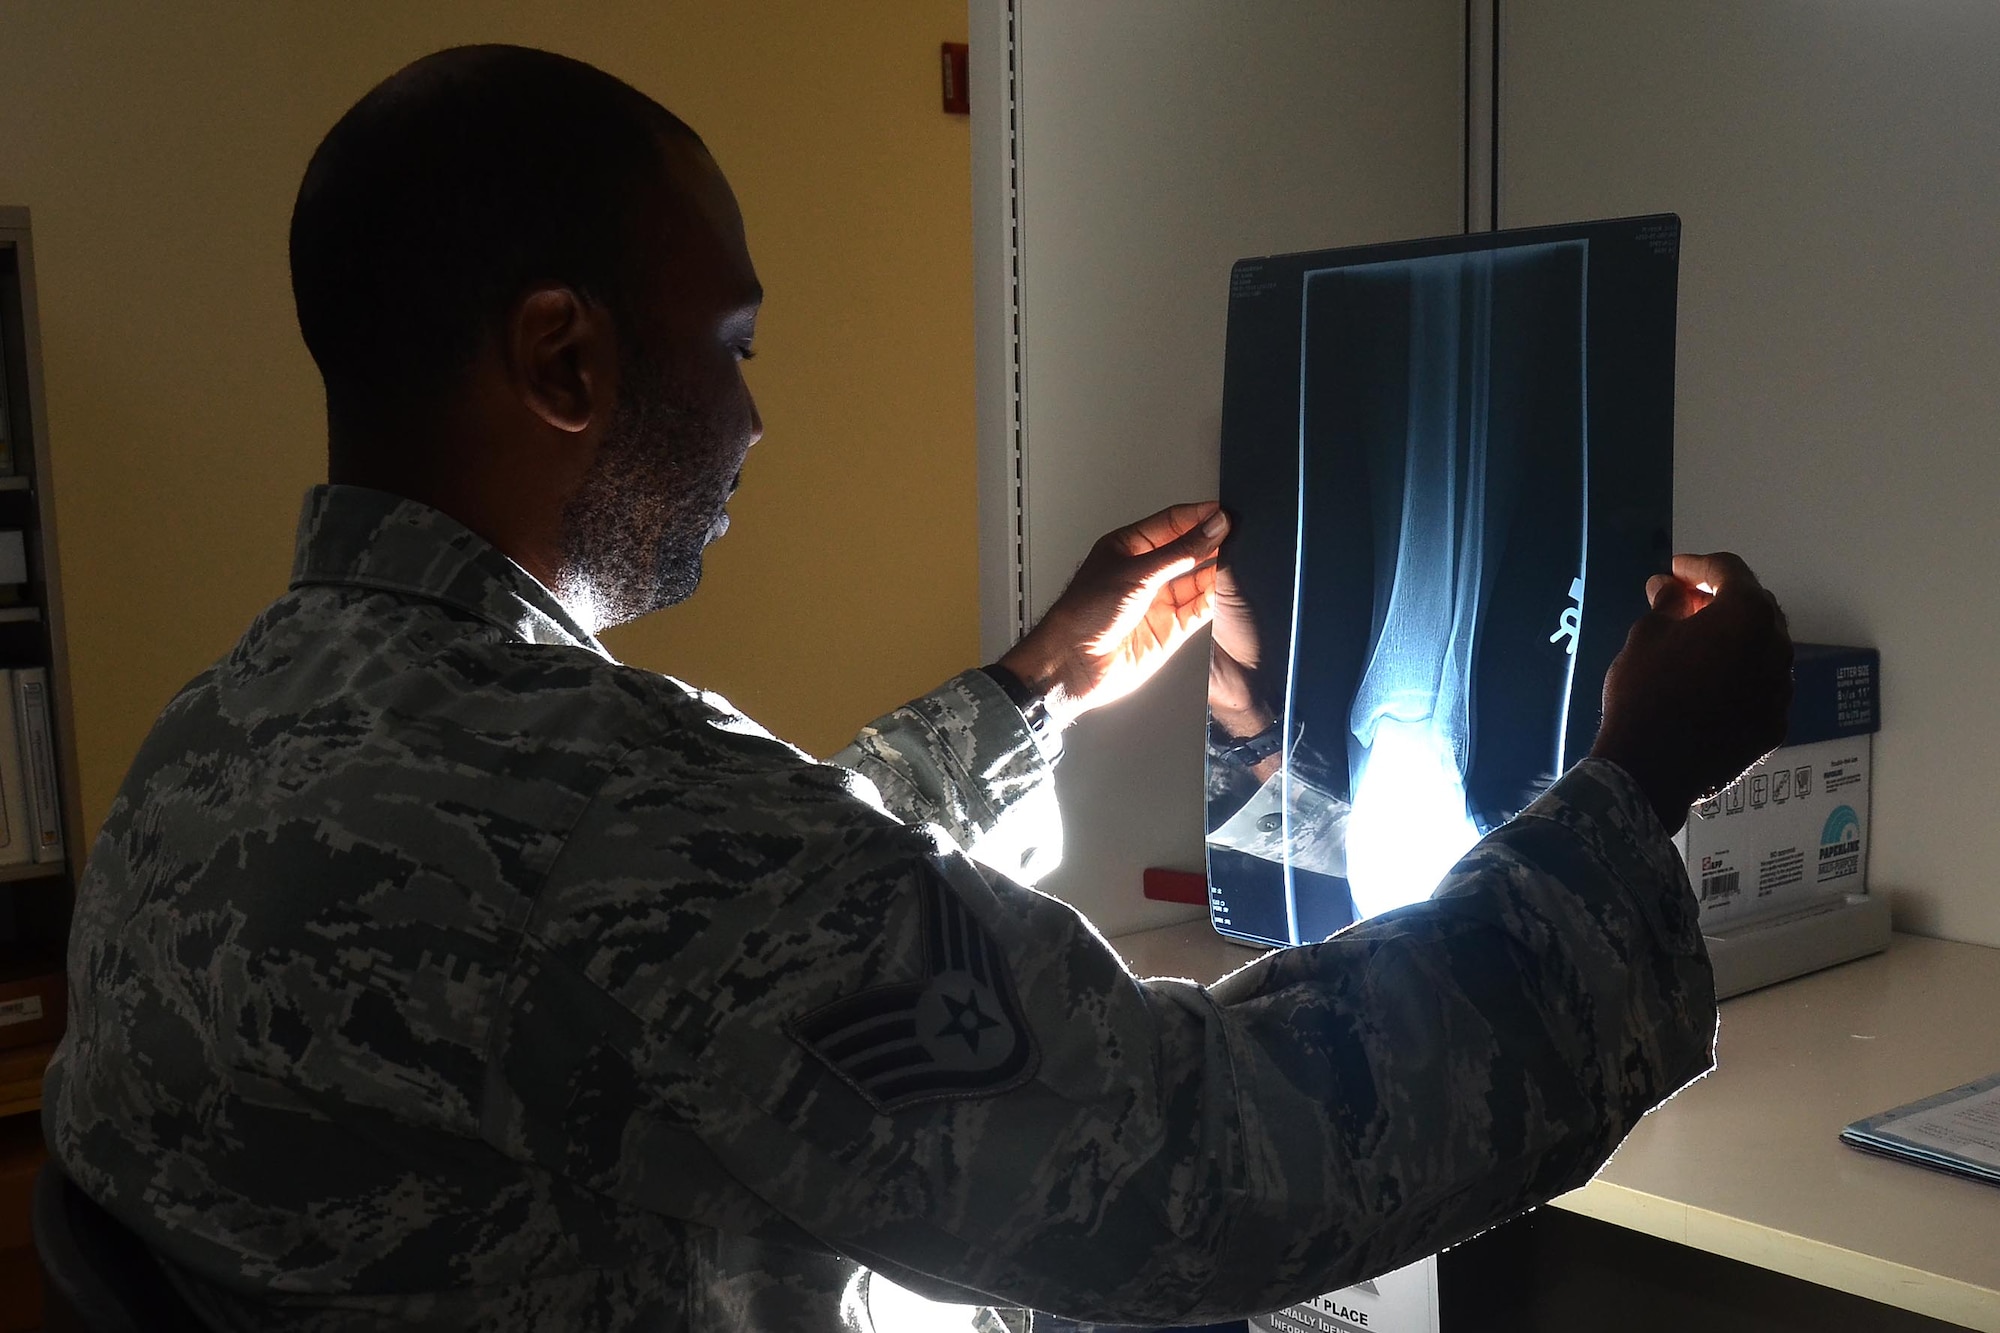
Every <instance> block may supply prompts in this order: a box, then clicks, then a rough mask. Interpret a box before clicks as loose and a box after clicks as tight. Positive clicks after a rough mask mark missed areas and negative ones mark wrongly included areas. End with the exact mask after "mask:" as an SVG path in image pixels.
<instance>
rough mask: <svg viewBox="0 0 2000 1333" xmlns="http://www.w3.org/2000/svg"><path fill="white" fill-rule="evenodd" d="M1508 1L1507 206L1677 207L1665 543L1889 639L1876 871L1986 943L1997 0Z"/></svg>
mask: <svg viewBox="0 0 2000 1333" xmlns="http://www.w3.org/2000/svg"><path fill="white" fill-rule="evenodd" d="M1501 13H1502V20H1503V22H1502V29H1501V34H1500V50H1501V62H1502V63H1501V74H1500V93H1501V117H1500V163H1501V170H1500V205H1501V220H1502V223H1503V224H1504V225H1506V226H1510V227H1514V226H1530V225H1534V224H1538V223H1545V222H1556V221H1566V220H1570V219H1574V218H1580V217H1592V216H1598V217H1602V216H1611V215H1619V214H1631V213H1649V212H1654V211H1662V210H1670V211H1673V212H1677V213H1679V214H1680V215H1681V218H1682V224H1683V226H1682V241H1681V244H1682V252H1681V295H1680V348H1679V364H1678V401H1677V405H1676V423H1675V424H1676V431H1675V434H1676V467H1675V473H1676V477H1677V481H1676V493H1675V496H1674V511H1675V514H1676V522H1677V524H1678V526H1679V531H1678V532H1677V533H1676V534H1675V536H1676V539H1677V542H1678V544H1680V545H1681V546H1683V547H1684V548H1692V549H1697V550H1701V549H1710V548H1713V547H1717V546H1728V547H1732V548H1735V549H1738V550H1741V551H1742V552H1743V553H1744V554H1745V555H1746V556H1748V557H1749V559H1750V561H1751V563H1752V564H1754V565H1755V566H1756V567H1757V568H1758V570H1759V571H1760V572H1761V573H1762V574H1763V575H1764V576H1765V578H1766V581H1767V582H1769V583H1770V585H1771V586H1772V587H1773V588H1775V589H1776V590H1777V591H1778V593H1779V595H1780V596H1781V597H1783V598H1784V600H1785V603H1786V606H1787V607H1788V608H1789V610H1790V612H1791V616H1792V628H1793V631H1794V634H1795V636H1796V637H1799V638H1802V639H1817V640H1831V641H1834V642H1851V643H1862V644H1874V645H1877V646H1879V647H1880V648H1881V649H1882V658H1883V662H1882V666H1883V675H1882V683H1883V719H1884V725H1883V730H1882V734H1881V736H1880V737H1878V738H1877V745H1876V752H1875V757H1876V769H1875V784H1874V807H1875V808H1874V818H1875V828H1876V831H1877V837H1876V839H1875V843H1874V849H1873V853H1872V857H1871V862H1872V864H1871V866H1870V869H1869V873H1870V879H1871V882H1872V883H1873V884H1874V885H1875V886H1877V887H1878V888H1881V889H1885V890H1886V891H1887V892H1888V893H1889V894H1890V900H1891V905H1892V907H1893V908H1894V910H1895V912H1896V919H1897V924H1898V926H1900V927H1902V928H1904V929H1911V930H1916V931H1919V932H1922V933H1927V934H1939V935H1944V936H1948V937H1951V938H1956V939H1964V940H1971V941H1975V942H1979V943H1984V944H1989V945H2000V896H1996V895H1994V894H1993V893H1992V892H1991V881H1992V875H1991V856H1990V854H1989V852H1988V844H1989V843H1990V841H1991V833H1990V829H1991V826H1992V817H1991V804H1992V796H1991V793H1992V777H1991V766H1992V759H1991V757H1992V756H1993V755H1994V754H1995V753H1996V752H2000V709H1996V708H1995V707H1994V706H1993V701H1992V700H1993V692H1992V684H1991V682H1992V679H1993V673H1994V663H1995V661H1996V660H2000V620H1996V618H1995V617H1994V615H1993V614H1992V611H1991V608H1992V606H1993V605H1994V594H1993V572H1992V571H1993V568H1994V555H1995V552H1996V550H2000V540H1996V529H1995V518H1994V512H1995V497H1996V496H2000V449H1996V448H1995V447H1994V445H1995V438H1996V431H2000V264H1996V263H1995V253H1996V249H2000V231H1996V228H1995V225H1994V219H1995V217H1996V216H2000V80H1996V79H1995V77H1994V70H1995V69H1996V68H2000V5H1995V4H1993V3H1991V0H1925V3H1923V4H1898V5H1882V4H1868V3H1861V2H1860V0H1840V2H1838V3H1833V2H1828V3H1804V2H1802V0H1786V2H1782V3H1781V2H1780V0H1760V2H1759V3H1755V4H1744V3H1740V2H1738V0H1680V2H1677V3H1674V4H1659V3H1657V2H1656V0H1507V3H1506V4H1505V5H1503V6H1502V7H1501Z"/></svg>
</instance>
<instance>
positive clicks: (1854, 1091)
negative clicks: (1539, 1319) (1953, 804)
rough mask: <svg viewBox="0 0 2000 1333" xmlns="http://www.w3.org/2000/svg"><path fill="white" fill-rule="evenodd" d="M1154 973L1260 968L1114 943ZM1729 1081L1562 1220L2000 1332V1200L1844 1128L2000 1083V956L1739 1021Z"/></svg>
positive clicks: (1734, 1026)
mask: <svg viewBox="0 0 2000 1333" xmlns="http://www.w3.org/2000/svg"><path fill="white" fill-rule="evenodd" d="M1112 943H1113V945H1114V946H1116V947H1117V948H1118V949H1119V951H1120V952H1121V953H1122V954H1123V955H1124V957H1125V959H1126V961H1127V963H1128V964H1129V965H1130V966H1131V967H1132V969H1133V971H1135V972H1137V973H1139V974H1140V975H1142V976H1145V975H1152V976H1183V977H1192V978H1194V979H1196V980H1200V981H1210V980H1214V979H1216V978H1218V977H1220V976H1222V975H1224V974H1225V973H1227V972H1230V971H1233V970H1234V969H1235V968H1237V967H1240V966H1242V964H1244V963H1246V962H1248V961H1250V960H1251V959H1253V958H1255V957H1256V956H1257V954H1256V953H1255V952H1254V951H1252V950H1249V949H1245V948H1242V947H1240V946H1237V945H1234V944H1230V943H1229V942H1227V941H1225V940H1223V939H1222V938H1220V937H1219V936H1217V935H1216V934H1215V933H1214V932H1213V931H1212V930H1210V929H1209V927H1208V924H1207V923H1206V922H1205V921H1195V922H1191V923H1188V924H1185V925H1179V926H1166V927H1163V928H1161V929H1158V930H1149V931H1142V932H1139V933H1137V934H1133V935H1126V936H1121V937H1120V938H1118V939H1115V940H1113V941H1112ZM1716 1066H1717V1067H1716V1071H1715V1072H1714V1073H1713V1074H1710V1075H1709V1076H1708V1077H1707V1078H1705V1079H1702V1080H1701V1081H1700V1082H1698V1083H1696V1084H1694V1085H1693V1086H1691V1087H1689V1088H1688V1089H1686V1090H1685V1091H1684V1092H1682V1093H1681V1094H1680V1095H1679V1096H1677V1097H1675V1098H1674V1099H1673V1100H1672V1101H1670V1102H1669V1103H1668V1104H1667V1105H1665V1106H1663V1107H1661V1108H1659V1109H1658V1110H1657V1111H1655V1112H1654V1113H1653V1114H1652V1115H1649V1116H1647V1117H1646V1119H1645V1120H1644V1121H1642V1122H1641V1123H1640V1125H1639V1127H1638V1128H1637V1129H1635V1130H1634V1131H1633V1132H1632V1135H1631V1137H1629V1138H1628V1139H1626V1141H1625V1143H1624V1144H1623V1146H1621V1147H1620V1148H1619V1150H1618V1153H1617V1155H1616V1156H1615V1157H1613V1158H1612V1160H1611V1162H1610V1164H1609V1165H1607V1166H1606V1167H1605V1168H1604V1170H1603V1171H1601V1172H1599V1173H1598V1176H1597V1179H1595V1180H1593V1181H1592V1182H1591V1183H1590V1184H1588V1185H1586V1186H1584V1187H1583V1188H1582V1189H1580V1190H1577V1191H1576V1192H1575V1193H1573V1194H1569V1195H1565V1196H1564V1197H1563V1198H1561V1199H1558V1200H1556V1203H1557V1205H1558V1206H1560V1207H1563V1208H1567V1209H1570V1210H1572V1211H1574V1212H1578V1213H1584V1214H1588V1215H1589V1216H1591V1217H1596V1218H1600V1219H1602V1220H1604V1221H1607V1222H1613V1223H1616V1224H1618V1225H1620V1226H1624V1227H1629V1228H1631V1229H1633V1230H1635V1231H1642V1232H1645V1233H1647V1234H1649V1235H1653V1236H1658V1237H1661V1238H1662V1239H1665V1240H1671V1241H1676V1242H1679V1243H1681V1244H1684V1245H1690V1246H1693V1247H1695V1248H1697V1249H1702V1250H1707V1251H1710V1252H1711V1253H1715V1254H1721V1255H1726V1256H1728V1257H1729V1258H1732V1259H1738V1260H1742V1261H1743V1262H1746V1263H1751V1264H1756V1265H1758V1266H1759V1267H1762V1268H1767V1269H1771V1270H1774V1271H1776V1272H1781V1273H1787V1274H1790V1275H1791V1276H1793V1277H1799V1278H1803V1279H1805V1280H1807V1281H1810V1282H1816V1283H1819V1284H1820V1285H1822V1286H1827V1287H1833V1288H1837V1289H1839V1290H1841V1291H1847V1292H1852V1293H1853V1294H1855V1295H1857V1296H1863V1297H1866V1298H1868V1299H1870V1300H1875V1301H1881V1302H1883V1303H1884V1304H1887V1305H1894V1306H1899V1307H1901V1308H1903V1309H1907V1310H1914V1311H1916V1312H1918V1313H1920V1314H1926V1315H1930V1316H1932V1317H1933V1318H1937V1319H1944V1320H1948V1321H1950V1322H1952V1323H1957V1324H1964V1325H1967V1326H1969V1327H1972V1328H1977V1329H1985V1330H1989V1331H1990V1333H2000V1188H1995V1187H1994V1186H1991V1185H1984V1184H1980V1183H1978V1182H1976V1181H1969V1180H1960V1179H1957V1178H1955V1177H1952V1176H1947V1175H1944V1174H1941V1173H1939V1172H1934V1171H1927V1170H1924V1169H1923V1168H1921V1167H1916V1166H1911V1165H1908V1164H1906V1163H1903V1162H1896V1161H1890V1160H1887V1159H1882V1158H1876V1157H1870V1156H1868V1155H1866V1154H1863V1153H1860V1152H1856V1151H1855V1150H1854V1149H1852V1148H1848V1147H1846V1146H1844V1145H1843V1144H1842V1143H1841V1142H1840V1141H1839V1139H1838V1137H1837V1136H1838V1134H1839V1132H1840V1129H1841V1127H1842V1126H1843V1125H1845V1124H1847V1123H1848V1122H1850V1121H1853V1120H1858V1119H1860V1118H1861V1117H1863V1116H1866V1115H1872V1114H1874V1113H1875V1112H1878V1111H1885V1110H1888V1109H1889V1108H1890V1107H1892V1106H1898V1105H1901V1104H1902V1103H1904V1102H1909V1101H1914V1100H1916V1099H1917V1098H1919V1097H1923V1096H1927V1095H1929V1094H1931V1093H1934V1092H1942V1091H1943V1090H1945V1089H1946V1088H1949V1087H1952V1086H1954V1085H1956V1084H1960V1083H1966V1082H1970V1081H1971V1080H1973V1079H1975V1078H1979V1077H1982V1076H1984V1075H1987V1074H1992V1073H1995V1072H2000V949H1985V948H1980V947H1978V946H1976V945H1970V944H1953V943H1948V942H1945V941H1940V940H1929V939H1922V938H1919V937H1917V936H1912V935H1898V936H1896V937H1895V939H1894V943H1893V944H1892V945H1891V947H1890V949H1889V951H1888V952H1887V953H1885V954H1880V955H1877V956H1876V957H1873V958H1864V959H1862V960H1860V961H1859V962H1854V963H1847V964H1843V965H1842V966H1840V967H1835V968H1830V969H1828V970H1827V971H1824V972H1819V973H1815V974H1814V975H1812V976H1809V977H1801V978H1799V979H1798V980H1796V981H1790V982H1786V983H1784V984H1783V985H1779V986H1772V987H1770V988H1769V989H1766V990H1762V991H1757V992H1755V993H1753V994H1750V995H1744V996H1739V997H1738V998H1736V999H1733V1000H1727V1001H1724V1002H1723V1005H1722V1031H1721V1034H1720V1036H1719V1038H1718V1041H1717V1048H1716Z"/></svg>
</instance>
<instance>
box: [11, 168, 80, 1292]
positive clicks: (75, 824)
mask: <svg viewBox="0 0 2000 1333" xmlns="http://www.w3.org/2000/svg"><path fill="white" fill-rule="evenodd" d="M0 414H4V421H0V425H4V435H5V443H6V449H5V455H6V458H5V460H4V465H0V530H17V531H19V532H20V533H21V534H22V538H23V544H24V546H25V548H26V555H27V567H28V581H27V582H26V583H25V584H22V585H18V586H0V668H6V667H23V666H34V667H44V668H46V669H47V671H48V682H49V703H50V711H51V717H50V729H51V731H52V732H53V741H54V744H53V750H54V759H55V770H56V773H55V776H56V786H57V789H58V801H57V804H58V806H59V809H60V817H61V824H62V842H63V850H64V852H65V853H66V855H65V857H64V859H63V860H60V861H53V862H44V863H40V864H31V865H9V866H0V982H8V981H21V980H23V979H25V978H28V977H34V976H44V975H49V974H54V975H56V976H58V977H60V975H61V974H62V971H63V964H64V956H65V953H66V951H67V944H68V939H69V923H70V916H71V912H72V910H73V907H74V903H75V897H76V879H75V867H77V866H78V865H79V864H80V863H81V860H82V857H81V847H80V841H79V840H80V831H81V829H82V816H81V801H80V798H79V793H78V786H77V769H76V743H75V735H76V725H75V713H74V709H73V707H72V703H71V696H70V688H69V654H68V651H67V645H66V643H65V641H64V636H63V611H62V581H61V578H60V576H59V574H58V570H57V562H56V517H55V500H54V495H53V493H52V488H51V484H50V483H51V478H50V474H49V465H48V460H49V452H48V418H47V409H46V403H45V399H44V396H43V389H42V368H41V336H40V328H39V325H38V323H37V319H36V299H35V265H34V242H33V239H32V237H31V234H30V231H29V225H28V210H26V209H25V208H10V207H3V206H0ZM0 706H6V707H10V708H11V707H12V706H13V700H12V698H11V697H8V698H6V699H4V700H0ZM24 832H25V831H24ZM54 1001H55V1002H54V1003H53V1004H52V1005H51V1004H47V1003H44V1005H43V1009H42V1016H41V1018H40V1019H39V1020H30V1019H28V1018H25V1017H23V1012H24V1011H23V1010H21V1009H19V1008H16V1009H14V1010H11V1011H10V1010H8V1009H6V1008H5V1007H4V1001H0V1018H12V1019H13V1020H14V1021H12V1022H8V1023H4V1024H0V1290H4V1291H5V1292H6V1293H7V1294H6V1295H5V1297H4V1298H0V1328H12V1327H30V1326H32V1324H30V1323H23V1322H22V1321H23V1320H28V1319H34V1318H35V1317H36V1316H37V1315H38V1312H39V1305H40V1301H39V1297H38V1294H37V1293H38V1292H39V1286H38V1274H37V1269H36V1266H35V1261H34V1253H33V1247H32V1241H31V1239H30V1237H29V1235H28V1231H27V1217H28V1201H29V1194H30V1190H31V1185H32V1182H33V1179H34V1173H35V1170H36V1168H37V1167H38V1166H39V1165H40V1163H41V1160H42V1158H43V1156H44V1155H45V1150H44V1147H43V1144H42V1138H41V1132H40V1125H39V1121H38V1115H37V1113H38V1112H39V1111H40V1110H41V1076H42V1070H43V1069H44V1068H45V1067H46V1065H47V1064H48V1060H49V1057H50V1056H51V1055H53V1054H54V1052H55V1047H56V1042H57V1041H58V1040H59V1039H60V1037H61V1028H62V1022H63V1017H64V1011H65V1009H66V1005H65V1004H64V1003H63V1002H62V996H61V995H60V994H57V995H56V996H55V997H54ZM10 1037H11V1038H14V1041H13V1044H11V1045H9V1044H6V1043H7V1042H8V1040H9V1038H10ZM22 1038H26V1040H22Z"/></svg>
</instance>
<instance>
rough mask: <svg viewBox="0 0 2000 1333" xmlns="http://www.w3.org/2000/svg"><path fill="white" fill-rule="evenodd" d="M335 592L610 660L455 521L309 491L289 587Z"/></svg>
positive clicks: (407, 504) (322, 489) (360, 492)
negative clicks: (436, 608) (404, 601)
mask: <svg viewBox="0 0 2000 1333" xmlns="http://www.w3.org/2000/svg"><path fill="white" fill-rule="evenodd" d="M311 584H334V585H337V586H338V585H345V586H350V587H357V588H379V589H381V590H383V591H385V592H400V593H407V594H409V595H411V596H414V597H423V598H428V599H429V600H431V601H434V602H442V603H444V604H445V605H446V606H450V607H455V608H457V609H458V610H460V611H464V612H467V613H468V614H471V615H475V616H477V617H479V618H480V619H481V620H483V621H485V622H486V623H487V624H489V625H493V626H495V627H497V628H499V629H502V630H505V631H506V632H507V633H509V634H511V635H513V636H514V637H515V638H517V639H520V640H522V641H524V642H527V643H549V644H560V645H564V646H567V647H576V648H588V649H590V650H591V651H592V652H594V653H597V654H598V655H599V656H601V657H604V658H606V659H609V658H610V657H611V654H610V653H608V652H606V651H605V650H604V645H603V644H601V643H599V642H598V641H597V639H596V637H595V636H593V635H592V634H591V633H590V632H589V631H588V630H586V629H584V628H583V626H581V625H579V624H578V623H577V622H576V618H575V617H574V616H572V615H571V614H570V613H569V611H568V610H567V609H565V608H564V606H563V604H562V602H561V601H560V600H559V599H558V598H557V597H556V595H555V594H554V593H552V592H550V591H549V590H548V589H547V588H545V587H543V586H542V584H541V582H540V581H539V580H537V579H536V578H535V576H534V575H532V574H530V573H529V572H528V571H527V570H525V569H523V568H521V567H520V566H519V565H517V564H515V563H514V562H513V561H512V560H510V559H508V558H507V557H506V556H504V555H502V554H501V553H500V552H499V551H498V550H497V549H495V548H494V546H493V545H492V544H491V543H490V542H488V541H487V540H486V539H485V538H483V537H481V536H479V535H478V534H477V533H475V532H473V531H472V530H471V529H470V528H467V527H466V526H465V525H464V524H462V523H460V522H459V521H458V520H456V519H454V518H451V517H449V516H448V515H446V514H443V513H441V512H439V511H438V510H436V509H433V508H431V507H430V506H429V505H426V504H419V503H417V502H416V501H415V500H408V499H405V498H403V497H402V496H400V495H391V494H389V493H388V492H386V491H375V490H369V489H368V488H367V487H364V486H315V487H313V488H312V489H311V490H309V491H307V492H306V498H305V505H304V507H303V509H302V510H301V511H300V513H299V535H298V546H297V549H296V552H295V554H294V555H293V558H292V587H294V588H300V587H306V586H308V585H311Z"/></svg>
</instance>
